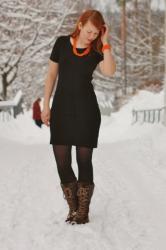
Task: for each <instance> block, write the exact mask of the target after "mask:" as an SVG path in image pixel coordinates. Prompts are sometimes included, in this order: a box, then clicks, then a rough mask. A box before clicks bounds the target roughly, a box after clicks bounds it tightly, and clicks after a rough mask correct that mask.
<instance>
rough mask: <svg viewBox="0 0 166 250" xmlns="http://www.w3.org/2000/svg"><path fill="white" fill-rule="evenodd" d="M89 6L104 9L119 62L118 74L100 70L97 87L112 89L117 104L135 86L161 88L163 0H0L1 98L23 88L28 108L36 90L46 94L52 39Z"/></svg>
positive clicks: (67, 30)
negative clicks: (45, 87)
mask: <svg viewBox="0 0 166 250" xmlns="http://www.w3.org/2000/svg"><path fill="white" fill-rule="evenodd" d="M86 8H97V9H99V10H101V11H102V13H103V15H104V18H105V21H106V22H107V23H108V25H109V27H110V41H111V44H112V47H113V53H114V55H115V59H116V63H117V72H116V74H115V75H114V77H111V78H109V77H104V76H103V75H101V74H100V72H99V71H98V70H96V72H95V74H94V85H95V89H96V90H101V91H102V92H103V93H106V95H109V98H111V100H112V102H113V103H114V101H115V105H118V107H119V105H121V102H123V99H124V98H125V96H126V95H127V94H131V93H132V94H134V93H135V91H136V90H137V89H147V88H150V89H151V90H152V91H159V90H161V89H162V86H163V79H164V14H165V12H164V1H161V0H142V1H141V0H128V1H122V0H116V1H115V0H114V1H113V0H112V1H107V0H104V1H95V0H93V1H91V0H81V1H80V0H76V1H73V0H67V1H65V0H61V1H51V0H50V1H49V0H48V1H31V0H27V1H1V3H0V32H1V44H0V75H1V84H0V88H1V89H0V92H1V99H3V100H5V99H9V98H12V97H14V96H15V94H16V92H17V91H18V90H20V89H21V90H22V92H23V98H24V103H25V105H26V106H27V108H30V107H31V104H32V101H33V100H34V99H35V98H36V95H41V96H43V86H44V80H45V76H46V71H47V64H48V58H49V55H50V52H51V49H52V46H53V43H54V42H55V39H56V38H57V36H58V35H63V34H68V33H70V32H71V31H72V30H73V29H74V27H75V26H74V25H75V21H76V19H77V17H78V16H79V14H80V13H81V11H83V10H84V9H86ZM115 108H116V107H115Z"/></svg>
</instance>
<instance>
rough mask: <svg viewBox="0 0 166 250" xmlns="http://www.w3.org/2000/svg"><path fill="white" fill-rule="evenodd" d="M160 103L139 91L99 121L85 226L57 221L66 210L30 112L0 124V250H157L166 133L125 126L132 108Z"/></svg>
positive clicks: (165, 209)
mask: <svg viewBox="0 0 166 250" xmlns="http://www.w3.org/2000/svg"><path fill="white" fill-rule="evenodd" d="M162 100H163V92H161V93H159V94H153V93H150V92H147V91H140V93H139V94H138V95H136V96H134V97H133V98H132V99H131V100H130V102H128V104H126V105H124V106H123V107H122V108H121V110H120V111H119V112H117V113H114V114H112V115H111V117H108V118H106V117H104V116H103V117H102V124H101V131H100V136H99V147H98V148H96V149H95V150H94V153H93V166H94V182H95V190H94V195H93V197H92V203H91V207H90V223H88V224H85V225H74V226H72V225H67V224H66V223H65V222H64V220H65V218H66V215H67V213H68V208H67V204H66V200H65V199H64V198H63V194H62V190H61V187H60V180H59V176H58V174H57V168H56V164H55V159H54V156H53V152H52V148H51V145H49V144H48V141H49V130H48V129H47V128H46V127H45V128H42V129H41V130H40V129H39V128H38V127H37V126H35V125H34V123H33V122H32V119H31V116H32V113H31V111H29V112H26V113H25V114H24V115H20V116H19V117H18V118H17V119H15V120H12V121H11V122H9V123H5V122H4V123H0V171H1V174H0V250H70V249H71V250H93V249H95V250H165V249H166V227H165V225H166V196H165V193H166V158H165V149H166V128H165V127H164V126H162V125H161V124H153V125H152V124H144V125H139V124H138V125H136V124H135V125H134V126H132V125H131V120H132V119H131V111H132V109H133V108H136V107H138V108H140V107H142V108H148V107H154V108H155V107H160V106H161V105H162ZM9 138H10V140H9ZM72 149H73V151H72V160H73V169H74V171H75V173H76V175H77V174H78V173H77V164H76V159H75V146H73V148H72Z"/></svg>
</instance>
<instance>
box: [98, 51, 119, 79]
mask: <svg viewBox="0 0 166 250" xmlns="http://www.w3.org/2000/svg"><path fill="white" fill-rule="evenodd" d="M103 54H104V60H103V61H101V62H100V63H99V68H100V71H101V73H102V74H103V75H105V76H110V77H111V76H113V75H114V73H115V72H116V63H115V59H114V57H113V55H112V53H111V51H110V50H104V53H103Z"/></svg>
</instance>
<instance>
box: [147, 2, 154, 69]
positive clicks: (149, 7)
mask: <svg viewBox="0 0 166 250" xmlns="http://www.w3.org/2000/svg"><path fill="white" fill-rule="evenodd" d="M147 5H148V8H147V9H148V23H149V38H148V40H149V57H150V71H151V73H153V48H152V11H151V0H147Z"/></svg>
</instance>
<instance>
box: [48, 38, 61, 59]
mask: <svg viewBox="0 0 166 250" xmlns="http://www.w3.org/2000/svg"><path fill="white" fill-rule="evenodd" d="M60 41H61V39H60V37H58V38H57V39H56V41H55V43H54V46H53V49H52V52H51V55H50V59H51V60H52V61H53V62H57V63H58V62H59V56H60V44H61V42H60Z"/></svg>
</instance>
